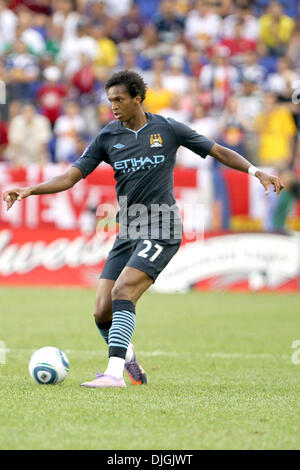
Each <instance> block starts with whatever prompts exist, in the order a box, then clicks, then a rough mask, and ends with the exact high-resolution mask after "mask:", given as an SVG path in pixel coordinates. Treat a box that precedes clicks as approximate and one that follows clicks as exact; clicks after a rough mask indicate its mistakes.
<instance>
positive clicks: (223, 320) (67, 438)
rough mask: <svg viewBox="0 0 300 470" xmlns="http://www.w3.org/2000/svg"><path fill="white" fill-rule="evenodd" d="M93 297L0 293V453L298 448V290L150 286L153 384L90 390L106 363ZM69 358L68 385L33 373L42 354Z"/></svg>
mask: <svg viewBox="0 0 300 470" xmlns="http://www.w3.org/2000/svg"><path fill="white" fill-rule="evenodd" d="M94 296H95V293H94V291H92V290H79V289H78V290H77V289H63V288H61V289H31V288H22V289H19V288H18V289H14V288H11V289H10V288H1V289H0V305H1V307H0V322H1V323H0V340H2V341H4V342H5V344H6V347H7V348H8V353H7V356H6V364H0V381H1V391H0V449H113V450H121V449H130V450H131V449H153V450H157V449H174V450H175V449H299V448H300V435H299V413H300V365H295V364H293V363H292V360H291V356H292V353H293V352H294V351H293V349H292V347H291V345H292V343H293V341H294V340H297V339H300V328H299V317H300V297H299V295H298V294H234V293H222V292H220V293H196V292H191V293H186V294H172V295H163V294H154V293H151V292H149V293H147V294H145V295H144V296H143V298H142V299H141V300H140V301H139V303H138V308H137V329H136V331H135V336H134V344H135V346H136V349H137V354H138V358H139V360H140V362H141V364H142V365H143V367H144V368H145V370H146V371H147V374H148V377H149V384H148V385H147V386H144V387H134V386H132V385H131V384H130V382H129V381H128V380H127V384H128V386H127V388H126V389H107V390H97V389H94V390H93V389H92V390H91V389H85V388H81V387H79V384H80V383H81V382H83V381H85V380H87V379H91V378H92V377H93V375H94V372H95V371H96V369H97V368H99V369H100V371H103V369H104V368H105V366H106V363H107V358H106V355H107V353H106V348H105V345H104V342H103V340H102V338H100V335H99V333H98V332H97V330H96V327H95V325H94V320H93V315H92V312H93V305H94ZM43 346H57V347H59V348H61V349H62V350H63V351H65V352H66V353H67V355H68V357H69V360H70V372H69V375H68V377H67V379H66V380H65V381H64V382H63V383H62V384H60V385H54V386H53V385H48V386H47V385H46V386H45V385H38V384H37V383H35V382H34V381H33V380H32V379H31V377H30V376H29V373H28V368H27V367H28V362H29V359H30V356H31V353H32V351H33V350H34V349H38V348H40V347H43Z"/></svg>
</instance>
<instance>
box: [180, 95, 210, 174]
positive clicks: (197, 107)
mask: <svg viewBox="0 0 300 470" xmlns="http://www.w3.org/2000/svg"><path fill="white" fill-rule="evenodd" d="M188 125H189V126H190V127H191V128H192V129H195V131H196V132H198V133H199V134H202V135H205V136H206V137H208V138H209V139H218V138H219V132H218V126H216V120H215V118H214V117H213V116H210V115H209V113H208V110H207V108H205V106H203V105H202V104H200V103H194V108H193V113H192V116H191V120H190V122H189V124H188ZM195 157H196V156H195V154H194V153H193V152H192V151H191V150H189V149H187V148H186V147H180V149H179V152H178V159H177V160H178V164H179V165H181V166H186V167H189V168H211V167H212V160H213V159H212V157H210V156H207V157H206V158H205V160H203V159H198V158H197V157H196V158H195Z"/></svg>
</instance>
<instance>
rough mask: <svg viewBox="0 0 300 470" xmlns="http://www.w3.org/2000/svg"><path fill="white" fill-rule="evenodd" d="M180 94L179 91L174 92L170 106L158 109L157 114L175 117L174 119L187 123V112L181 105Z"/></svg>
mask: <svg viewBox="0 0 300 470" xmlns="http://www.w3.org/2000/svg"><path fill="white" fill-rule="evenodd" d="M181 99H182V95H181V94H179V93H174V94H173V96H172V100H171V103H170V106H168V107H167V108H163V109H161V110H160V112H159V114H161V115H162V116H165V117H170V118H172V119H175V120H176V121H180V122H183V123H185V124H188V122H189V114H188V113H187V111H186V110H184V109H183V108H182V105H181Z"/></svg>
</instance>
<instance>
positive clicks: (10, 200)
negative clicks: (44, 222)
mask: <svg viewBox="0 0 300 470" xmlns="http://www.w3.org/2000/svg"><path fill="white" fill-rule="evenodd" d="M82 177H83V175H82V172H81V171H80V169H79V168H76V167H74V166H72V167H71V168H70V169H69V170H68V171H67V172H66V173H64V174H62V175H59V176H55V177H54V178H51V179H50V180H48V181H45V182H44V183H40V184H38V185H36V186H28V187H26V188H12V189H7V190H6V191H4V192H3V200H4V201H5V202H6V209H7V210H8V209H10V208H11V207H12V205H13V204H14V203H15V202H16V201H21V200H22V199H25V198H26V197H28V196H33V195H39V194H53V193H59V192H61V191H66V190H67V189H69V188H72V187H73V186H74V184H76V183H78V181H79V180H81V179H82Z"/></svg>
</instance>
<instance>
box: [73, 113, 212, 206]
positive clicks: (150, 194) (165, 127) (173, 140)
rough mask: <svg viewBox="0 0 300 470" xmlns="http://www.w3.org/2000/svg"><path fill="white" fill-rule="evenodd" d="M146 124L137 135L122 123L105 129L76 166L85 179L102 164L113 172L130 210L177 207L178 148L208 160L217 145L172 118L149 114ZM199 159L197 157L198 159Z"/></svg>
mask: <svg viewBox="0 0 300 470" xmlns="http://www.w3.org/2000/svg"><path fill="white" fill-rule="evenodd" d="M146 115H147V119H148V121H147V123H146V124H145V125H144V126H143V127H142V128H141V129H139V130H138V131H134V130H132V129H128V128H126V127H125V126H124V125H123V124H122V123H121V122H120V121H117V120H116V121H112V122H110V123H109V124H108V125H107V126H105V127H104V128H103V129H102V130H101V132H100V133H99V134H98V135H97V136H96V137H95V138H94V140H93V141H92V142H91V144H90V145H89V146H88V147H87V149H86V150H85V152H84V153H83V155H82V156H81V157H80V158H79V159H78V160H77V161H76V162H75V163H74V164H73V166H75V167H76V168H79V170H80V171H81V173H82V175H83V177H84V178H85V177H86V176H87V175H89V174H90V173H91V172H92V171H93V170H94V169H95V168H96V167H97V166H98V165H99V164H100V163H101V162H103V161H104V162H106V163H108V164H109V165H111V166H112V167H113V169H114V177H115V180H116V182H117V184H116V192H117V198H118V201H119V203H120V198H121V196H126V198H127V207H130V206H132V205H135V204H142V205H144V206H145V207H147V208H150V206H151V205H152V204H160V205H161V204H164V205H168V206H169V207H172V206H174V205H175V198H174V189H173V169H174V166H175V162H176V151H177V149H178V147H179V146H181V145H182V146H184V147H187V148H188V149H190V150H192V151H193V152H195V153H196V154H198V155H200V157H202V158H205V157H206V155H207V154H208V153H209V151H210V149H211V147H212V146H213V144H214V141H212V140H210V139H208V138H206V137H204V136H202V135H199V134H198V133H197V132H196V131H194V130H192V129H191V128H190V127H188V126H186V125H185V124H182V123H180V122H178V121H175V120H174V119H171V118H164V117H163V116H160V115H157V114H151V113H146ZM195 158H196V157H195Z"/></svg>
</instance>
